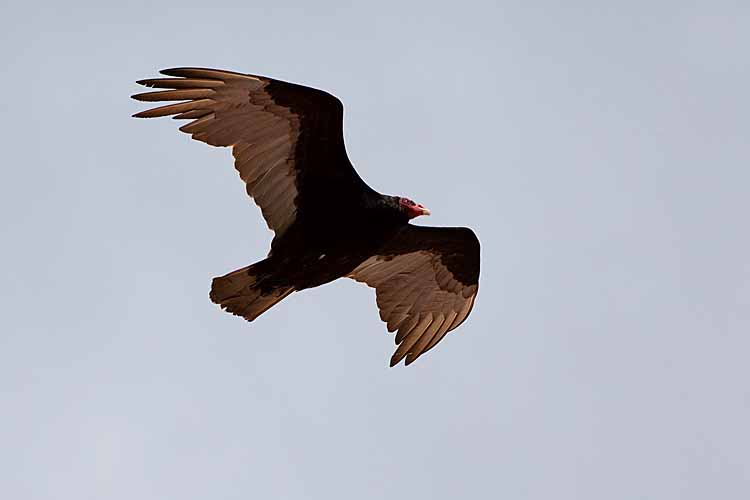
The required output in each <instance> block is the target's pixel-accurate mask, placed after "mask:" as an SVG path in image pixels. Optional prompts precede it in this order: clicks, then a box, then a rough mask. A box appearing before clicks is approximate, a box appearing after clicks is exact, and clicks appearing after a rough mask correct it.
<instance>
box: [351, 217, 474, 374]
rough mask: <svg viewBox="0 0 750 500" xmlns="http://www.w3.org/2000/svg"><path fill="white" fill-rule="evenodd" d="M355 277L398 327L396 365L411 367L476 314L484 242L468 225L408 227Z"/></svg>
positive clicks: (390, 328)
mask: <svg viewBox="0 0 750 500" xmlns="http://www.w3.org/2000/svg"><path fill="white" fill-rule="evenodd" d="M349 277H350V278H353V279H355V280H357V281H361V282H363V283H366V284H367V285H369V286H371V287H373V288H375V291H376V297H377V304H378V308H379V309H380V319H382V320H383V321H385V322H386V323H387V324H388V331H389V332H393V331H396V330H397V331H398V332H397V333H396V344H398V348H397V349H396V352H395V353H394V354H393V357H391V366H393V365H395V364H397V363H399V362H400V361H401V360H402V359H403V358H404V357H406V364H407V365H409V364H411V363H412V362H413V361H414V360H416V359H417V358H418V357H419V356H421V355H422V354H424V353H425V352H427V351H429V350H430V349H432V348H433V347H434V346H435V344H437V343H438V342H440V341H441V340H442V339H443V337H445V335H446V334H447V333H448V332H450V331H451V330H453V329H455V328H457V327H458V326H459V325H460V324H461V323H463V321H464V320H465V319H466V317H467V316H468V315H469V313H470V312H471V308H472V306H473V305H474V299H475V298H476V296H477V291H478V288H479V240H477V237H476V235H474V232H473V231H472V230H471V229H468V228H448V227H421V226H412V225H407V226H405V227H404V229H402V230H401V231H400V232H399V233H398V234H397V235H396V236H395V237H394V238H393V239H392V240H390V241H388V242H387V243H386V244H385V245H384V247H383V248H381V249H380V250H379V251H378V254H377V255H374V256H372V257H370V258H369V259H367V260H366V261H364V262H363V263H362V264H360V265H359V266H358V267H357V268H356V269H355V270H354V271H352V272H351V273H350V274H349Z"/></svg>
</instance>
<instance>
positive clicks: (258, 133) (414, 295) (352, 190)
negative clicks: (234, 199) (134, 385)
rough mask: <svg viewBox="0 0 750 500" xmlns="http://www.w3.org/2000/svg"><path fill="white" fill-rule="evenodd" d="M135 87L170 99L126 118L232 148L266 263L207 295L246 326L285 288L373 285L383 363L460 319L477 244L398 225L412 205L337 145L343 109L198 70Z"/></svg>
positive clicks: (417, 348) (431, 342) (452, 233)
mask: <svg viewBox="0 0 750 500" xmlns="http://www.w3.org/2000/svg"><path fill="white" fill-rule="evenodd" d="M161 73H162V74H163V75H166V76H167V77H170V78H155V79H149V80H140V81H139V82H138V83H139V84H141V85H145V86H147V87H153V88H157V89H163V90H158V91H154V92H146V93H142V94H137V95H134V96H133V98H134V99H136V100H138V101H145V102H159V101H176V102H174V103H172V104H166V105H163V106H160V107H156V108H152V109H149V110H146V111H142V112H140V113H137V114H135V115H134V116H135V117H138V118H153V117H160V116H169V115H173V118H175V119H178V120H180V119H182V120H190V121H189V122H188V123H187V124H186V125H183V126H182V127H180V130H181V131H182V132H185V133H188V134H190V135H191V136H192V137H193V139H197V140H199V141H202V142H205V143H207V144H211V145H212V146H225V147H231V148H232V154H233V156H234V166H235V168H236V169H237V171H238V172H239V174H240V177H241V178H242V180H243V181H244V182H245V185H246V189H247V193H248V195H250V197H252V198H253V199H254V200H255V202H256V203H257V204H258V206H259V207H260V209H261V212H262V213H263V217H264V218H265V220H266V223H267V224H268V227H269V228H271V229H272V230H273V231H274V232H275V236H274V238H273V241H272V242H271V251H270V252H269V254H268V257H267V258H265V259H264V260H261V261H260V262H256V263H255V264H253V265H251V266H247V267H243V268H242V269H238V270H236V271H233V272H231V273H229V274H227V275H225V276H222V277H219V278H214V280H213V283H212V285H211V293H210V297H211V300H212V301H214V302H215V303H217V304H219V305H220V306H221V307H222V308H223V309H225V310H227V311H228V312H230V313H232V314H235V315H237V316H242V317H243V318H245V319H247V320H248V321H252V320H254V319H255V318H257V317H258V316H260V315H261V314H262V313H264V312H265V311H267V310H268V309H269V308H270V307H272V306H273V305H275V304H277V303H278V302H279V301H281V300H282V299H283V298H284V297H286V296H287V295H289V294H290V293H292V292H295V291H300V290H304V289H307V288H313V287H316V286H319V285H322V284H324V283H328V282H330V281H333V280H335V279H338V278H341V277H348V278H352V279H355V280H357V281H360V282H363V283H366V284H367V285H368V286H371V287H373V288H375V291H376V297H377V305H378V308H379V310H380V318H381V319H382V320H383V321H384V322H386V323H387V326H388V331H390V332H394V331H395V332H397V333H396V344H397V345H398V348H397V349H396V352H395V353H394V354H393V356H392V357H391V366H393V365H395V364H397V363H399V362H400V361H401V360H402V359H404V358H406V364H407V365H408V364H410V363H412V362H413V361H414V360H416V359H417V358H418V357H419V356H421V355H422V354H424V353H425V352H427V351H428V350H430V349H432V348H433V347H434V346H435V345H436V344H437V343H438V342H440V340H442V339H443V337H444V336H445V335H446V334H447V333H448V332H450V331H451V330H454V329H455V328H457V327H458V326H459V325H460V324H461V323H462V322H463V321H464V320H465V319H466V318H467V316H468V315H469V313H470V312H471V309H472V306H473V305H474V300H475V298H476V295H477V290H478V286H479V283H478V281H479V241H478V240H477V237H476V236H475V235H474V232H473V231H472V230H471V229H468V228H448V227H445V228H443V227H422V226H414V225H411V224H409V220H411V219H413V218H415V217H418V216H420V215H429V213H430V212H429V210H427V209H426V208H425V207H424V206H422V205H420V204H417V203H414V202H413V201H411V200H410V199H408V198H405V197H400V196H387V195H382V194H380V193H378V192H376V191H375V190H373V189H371V188H370V187H369V186H368V185H367V184H365V182H364V181H363V180H362V179H361V178H360V177H359V175H358V174H357V172H356V171H355V170H354V167H353V166H352V164H351V163H350V162H349V158H348V157H347V154H346V148H345V146H344V135H343V113H344V108H343V106H342V104H341V101H339V100H338V99H337V98H336V97H334V96H332V95H331V94H329V93H327V92H323V91H322V90H317V89H313V88H309V87H303V86H301V85H295V84H292V83H287V82H283V81H280V80H274V79H272V78H267V77H264V76H257V75H248V74H242V73H234V72H230V71H222V70H215V69H205V68H174V69H167V70H163V71H162V72H161Z"/></svg>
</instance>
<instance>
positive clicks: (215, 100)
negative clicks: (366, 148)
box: [133, 68, 369, 236]
mask: <svg viewBox="0 0 750 500" xmlns="http://www.w3.org/2000/svg"><path fill="white" fill-rule="evenodd" d="M161 73H163V74H164V75H167V76H172V77H177V78H156V79H150V80H141V81H139V82H138V83H139V84H141V85H145V86H147V87H155V88H159V89H170V90H163V91H158V92H146V93H143V94H137V95H134V96H133V98H134V99H136V100H139V101H146V102H154V101H184V102H179V103H177V104H168V105H166V106H161V107H157V108H153V109H149V110H146V111H142V112H140V113H137V114H135V115H134V116H136V117H138V118H153V117H159V116H167V115H175V116H174V118H175V119H185V120H192V121H191V122H190V123H188V124H187V125H183V126H182V127H180V130H181V131H182V132H186V133H188V134H191V135H192V137H193V139H196V140H199V141H202V142H205V143H207V144H210V145H212V146H231V147H232V154H233V155H234V160H235V161H234V166H235V168H236V169H237V170H238V171H239V174H240V177H241V178H242V180H243V181H245V183H246V186H247V193H248V194H249V195H250V196H251V197H252V198H253V199H254V200H255V202H256V203H257V204H258V205H259V206H260V208H261V211H262V212H263V217H264V218H265V219H266V222H267V223H268V227H269V228H271V229H272V230H274V231H275V232H276V235H277V236H279V235H280V234H282V233H283V232H284V231H285V230H286V229H287V228H288V227H289V226H290V225H291V224H292V223H293V222H294V221H295V219H296V218H297V217H298V215H300V214H303V213H306V212H309V211H311V210H316V209H317V210H319V209H321V207H323V208H324V207H325V205H326V203H333V201H330V199H331V198H334V199H338V200H340V199H341V198H342V197H346V196H347V193H349V195H350V196H352V197H355V196H358V195H359V193H360V192H361V190H363V189H365V190H368V189H369V187H367V185H366V184H365V183H364V182H363V181H362V180H361V179H360V177H359V176H358V175H357V173H356V171H355V170H354V168H353V167H352V166H351V163H349V159H348V158H347V155H346V149H345V147H344V135H343V112H344V111H343V106H342V104H341V101H339V100H338V99H337V98H335V97H334V96H332V95H331V94H328V93H327V92H323V91H322V90H317V89H313V88H309V87H303V86H301V85H295V84H291V83H287V82H282V81H280V80H273V79H271V78H267V77H263V76H255V75H246V74H242V73H233V72H230V71H222V70H215V69H204V68H175V69H167V70H163V71H162V72H161ZM358 190H359V191H358ZM308 215H309V214H308Z"/></svg>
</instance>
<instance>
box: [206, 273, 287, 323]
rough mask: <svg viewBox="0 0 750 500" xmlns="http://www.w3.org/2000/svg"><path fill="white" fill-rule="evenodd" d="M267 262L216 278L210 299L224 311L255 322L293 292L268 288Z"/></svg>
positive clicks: (280, 286)
mask: <svg viewBox="0 0 750 500" xmlns="http://www.w3.org/2000/svg"><path fill="white" fill-rule="evenodd" d="M267 262H268V261H267V260H262V261H260V262H256V263H255V264H253V265H252V266H247V267H243V268H242V269H238V270H236V271H232V272H231V273H229V274H227V275H225V276H222V277H220V278H214V280H213V282H212V283H211V293H210V295H209V297H211V300H212V301H213V302H214V303H215V304H219V305H220V306H221V308H222V309H225V310H226V311H227V312H230V313H232V314H234V315H235V316H242V317H243V318H245V319H246V320H248V321H252V320H254V319H255V318H257V317H258V316H260V315H261V314H263V313H264V312H266V311H267V310H269V309H270V308H271V307H272V306H274V305H275V304H277V303H278V302H280V301H281V299H283V298H284V297H286V296H287V295H289V294H290V293H292V292H293V291H294V287H292V286H283V285H277V284H273V285H269V282H270V280H269V278H271V272H270V270H268V269H267V267H268V266H266V265H265V264H266V263H267Z"/></svg>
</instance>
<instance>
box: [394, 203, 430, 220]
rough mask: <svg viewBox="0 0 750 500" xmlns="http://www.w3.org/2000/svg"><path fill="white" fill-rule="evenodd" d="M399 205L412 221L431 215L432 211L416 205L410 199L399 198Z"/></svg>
mask: <svg viewBox="0 0 750 500" xmlns="http://www.w3.org/2000/svg"><path fill="white" fill-rule="evenodd" d="M398 204H399V206H400V207H401V210H402V211H404V212H405V213H406V215H407V216H408V217H409V218H410V219H413V218H414V217H419V216H420V215H430V211H429V210H427V207H425V206H424V205H420V204H418V203H414V202H413V201H411V200H410V199H409V198H399V202H398Z"/></svg>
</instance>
